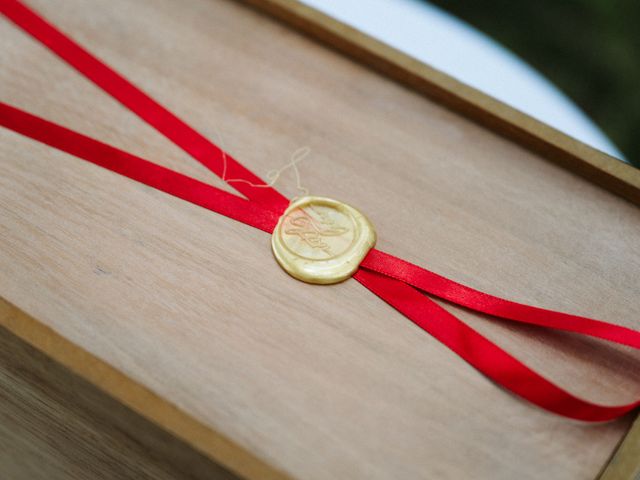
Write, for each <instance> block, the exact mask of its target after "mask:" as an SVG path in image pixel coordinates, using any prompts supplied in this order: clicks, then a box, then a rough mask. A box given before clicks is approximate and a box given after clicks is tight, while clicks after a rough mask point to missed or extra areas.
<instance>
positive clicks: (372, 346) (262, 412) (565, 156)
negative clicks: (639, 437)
mask: <svg viewBox="0 0 640 480" xmlns="http://www.w3.org/2000/svg"><path fill="white" fill-rule="evenodd" d="M252 3H256V4H259V6H262V7H264V8H265V9H266V10H267V11H269V12H271V13H275V14H277V15H279V16H280V17H282V18H285V19H287V20H291V21H293V22H294V23H295V24H296V25H297V26H299V27H303V29H304V30H305V31H307V32H308V33H312V34H314V35H317V36H319V37H320V38H322V39H324V40H325V41H329V42H330V43H331V44H332V45H333V46H334V47H338V49H341V50H345V51H347V53H349V54H351V55H355V56H356V57H357V58H358V59H359V60H361V61H364V62H365V63H367V64H368V66H366V65H363V64H362V63H359V62H355V61H354V60H353V59H352V58H349V57H347V56H344V55H342V54H341V53H339V52H337V51H335V50H334V49H331V48H327V46H325V45H324V44H322V42H320V43H318V42H316V41H314V40H312V39H310V38H308V37H306V36H304V35H302V34H300V33H298V32H297V31H296V30H293V29H292V28H291V27H289V26H287V25H285V24H282V23H279V22H278V21H276V20H274V19H273V18H271V17H270V16H268V15H265V14H264V13H260V12H258V11H256V10H254V9H252V8H250V7H248V6H246V5H245V4H242V3H238V2H234V1H228V0H189V1H188V2H172V1H170V0H162V1H158V0H156V1H151V0H142V1H137V2H131V1H125V0H114V1H111V2H100V3H96V2H82V1H80V0H65V1H64V2H55V3H52V2H46V1H44V0H29V4H30V5H32V6H33V7H34V8H36V9H37V10H38V11H40V12H41V13H42V14H43V15H44V16H45V17H47V18H48V19H50V20H51V21H52V22H53V23H54V24H56V25H58V26H59V27H60V28H61V29H62V30H63V31H65V32H67V33H68V34H70V35H71V36H72V37H73V38H75V39H76V40H78V41H79V42H80V43H81V44H83V45H84V46H86V47H87V48H88V49H89V50H90V51H92V52H93V53H95V54H96V55H98V56H99V57H100V58H102V59H103V60H105V61H106V62H107V63H108V64H110V65H112V66H113V67H114V68H116V69H117V70H118V71H120V72H122V73H123V74H124V75H125V76H126V77H127V78H129V79H131V80H132V81H133V82H134V83H135V84H136V85H138V86H140V87H141V88H142V89H143V90H144V91H146V92H148V93H149V94H150V95H151V96H152V97H154V98H156V99H157V100H158V101H160V102H161V103H162V104H164V105H165V106H167V107H168V108H169V109H170V110H172V111H173V112H175V113H176V114H177V115H178V116H180V117H181V118H183V119H185V120H186V121H187V122H188V123H190V124H191V125H193V126H194V127H195V128H196V129H197V130H198V131H200V132H202V133H203V134H204V135H205V136H207V137H209V138H211V139H212V140H214V141H217V142H220V139H221V138H222V141H223V143H224V147H225V148H226V149H227V150H228V151H230V152H231V153H232V154H233V155H234V156H235V157H236V158H238V159H239V160H240V161H241V162H243V163H244V164H245V165H247V166H248V167H249V168H251V169H252V170H253V171H255V172H257V173H260V174H263V173H264V172H266V171H268V170H270V169H272V168H275V167H278V166H281V165H282V164H283V163H285V162H286V161H287V160H288V158H289V156H290V155H291V154H292V152H294V151H295V150H296V149H298V148H299V147H303V146H308V147H309V148H310V149H311V151H312V154H311V155H310V156H309V157H308V159H307V160H305V162H304V163H303V164H301V172H302V179H303V183H304V185H305V186H307V187H308V188H309V189H310V191H311V192H312V193H314V194H319V195H327V196H331V197H334V198H339V199H341V200H344V201H346V202H348V203H350V204H352V205H355V206H357V207H358V208H360V209H361V210H363V211H364V212H366V214H367V215H368V217H369V218H370V219H371V220H372V221H373V223H374V224H375V225H376V228H377V231H378V245H379V246H380V248H381V249H383V250H385V251H387V252H390V253H393V254H395V255H398V256H400V257H402V258H405V259H407V260H410V261H413V262H415V263H418V264H420V265H423V266H425V267H427V268H429V269H431V270H433V271H436V272H438V273H441V274H443V275H445V276H447V277H450V278H452V279H455V280H458V281H461V282H463V283H467V284H469V285H471V286H474V287H476V288H479V289H481V290H484V291H487V292H490V293H494V294H497V295H500V296H504V297H506V298H510V299H513V300H518V301H522V302H526V303H533V304H536V305H540V306H544V307H547V308H551V309H557V310H562V311H570V312H572V313H576V314H581V315H585V316H590V317H594V318H601V319H605V320H608V321H611V322H614V323H618V324H621V325H626V326H630V327H633V328H639V327H640V302H639V301H638V299H639V298H640V282H638V272H640V255H638V245H640V210H639V209H638V206H637V202H638V199H640V180H639V175H638V172H637V171H635V170H633V169H632V168H631V167H628V166H625V165H623V164H622V163H620V162H617V161H616V160H614V159H611V158H609V157H607V156H605V155H604V154H601V153H599V152H596V151H594V150H592V149H590V148H589V147H587V146H584V145H582V144H580V143H579V142H577V141H574V140H571V139H569V138H567V137H565V136H563V135H562V134H559V133H557V132H554V131H552V130H551V129H550V128H548V127H545V126H542V125H541V124H539V123H538V122H535V121H533V120H531V119H529V118H527V117H525V116H524V115H522V114H519V113H517V112H515V111H513V110H511V109H509V108H508V107H505V106H503V105H500V104H499V103H497V102H495V101H493V100H491V99H488V98H487V97H484V96H483V95H481V94H479V93H477V92H474V91H472V90H471V89H469V88H468V87H465V86H463V85H460V84H458V83H457V82H454V81H453V80H451V79H449V78H447V77H446V76H443V75H442V74H438V73H437V72H433V71H431V70H430V69H429V68H428V67H425V66H424V65H421V64H418V63H417V62H415V61H411V60H410V59H407V58H406V57H403V56H402V55H400V54H398V53H397V52H393V51H392V50H390V49H388V48H387V47H384V46H381V45H379V44H377V43H375V42H373V41H371V40H370V39H367V38H366V37H364V36H362V35H360V34H358V33H357V32H353V31H351V30H350V29H348V28H347V27H345V26H341V25H340V24H338V23H336V22H334V21H331V20H329V19H327V18H325V17H323V16H322V15H320V14H318V13H317V12H313V11H312V10H309V9H308V8H306V7H303V6H301V5H300V4H297V3H295V2H292V1H284V0H282V1H266V2H257V1H256V2H252ZM0 29H1V32H2V38H3V39H4V41H3V48H2V49H1V50H0V59H1V60H0V62H1V64H2V66H3V68H2V69H0V91H1V92H2V98H3V100H5V101H8V102H10V103H12V104H14V105H16V106H18V107H20V108H23V109H25V110H27V111H30V112H32V113H34V114H37V115H40V116H42V117H44V118H47V119H49V120H52V121H54V122H57V123H60V124H62V125H64V126H67V127H69V128H72V129H74V130H77V131H79V132H82V133H84V134H87V135H89V136H92V137H94V138H97V139H99V140H101V141H104V142H106V143H109V144H111V145H114V146H116V147H119V148H121V149H124V150H126V151H130V152H132V153H134V154H137V155H140V156H141V157H143V158H147V159H149V160H151V161H154V162H156V163H159V164H162V165H165V166H168V167H170V168H172V169H175V170H177V171H180V172H183V173H186V174H188V175H190V176H193V177H195V178H198V179H200V180H203V181H206V182H211V183H212V184H215V185H217V186H222V182H220V181H219V180H218V179H217V178H214V177H213V175H212V174H211V173H210V172H208V171H206V170H205V169H204V168H203V167H201V166H199V165H197V164H196V162H195V161H194V160H193V159H191V158H189V157H188V156H187V155H186V154H184V153H183V152H182V151H180V150H179V149H178V148H177V147H176V146H174V145H173V144H171V143H169V142H168V141H167V140H166V139H164V138H163V137H162V136H161V135H159V134H158V133H157V132H156V131H154V130H152V129H151V128H150V127H149V126H147V125H145V124H144V123H143V122H141V121H140V120H139V119H138V118H137V117H135V116H134V115H133V114H131V113H130V112H128V111H127V110H126V109H124V108H123V107H122V106H121V105H119V104H118V103H116V102H115V101H114V100H112V99H111V98H109V97H108V96H106V95H105V94H104V93H103V92H101V91H99V90H98V89H97V88H96V87H94V86H93V85H92V84H90V83H89V82H87V81H86V80H85V79H84V78H82V77H81V76H80V75H78V74H77V73H76V72H74V71H72V70H71V69H70V68H69V67H68V66H67V65H65V64H63V63H62V62H61V61H60V60H59V59H58V58H56V57H54V55H52V54H51V53H50V52H49V51H47V50H46V49H45V48H43V47H42V46H41V45H39V44H37V43H36V42H35V41H34V40H32V39H31V38H29V37H27V36H26V35H25V34H24V33H23V32H21V31H19V30H18V29H17V28H15V27H14V26H13V25H12V24H10V23H9V22H7V21H5V20H3V21H2V22H1V23H0ZM376 70H378V71H376ZM379 71H383V72H385V73H386V74H381V73H380V72H379ZM390 77H391V78H390ZM398 80H400V81H398ZM425 93H427V94H429V95H431V97H436V99H437V100H438V101H435V100H434V99H433V98H431V99H430V98H429V97H427V96H425V95H424V94H425ZM442 101H444V102H445V103H446V104H447V106H448V107H449V108H447V107H445V106H443V105H442V104H441V103H440V102H442ZM451 108H453V109H456V110H457V111H458V112H462V113H456V112H454V111H453V110H451ZM472 119H473V120H472ZM488 127H491V128H488ZM496 131H497V132H499V133H500V134H498V133H496ZM0 137H1V140H0V152H1V160H0V169H1V171H0V232H1V235H0V242H1V243H0V245H1V248H0V296H1V297H2V298H4V301H3V303H2V308H1V309H0V312H1V313H2V314H1V315H0V322H1V323H2V325H3V332H5V333H4V335H10V333H9V332H12V333H11V335H17V337H20V338H21V339H23V340H24V341H26V342H28V343H30V344H32V345H34V346H35V347H37V348H38V349H39V350H41V351H43V352H44V353H46V354H47V355H49V356H50V357H51V358H52V359H54V360H55V361H56V362H59V363H61V364H63V365H65V367H66V368H67V369H69V370H70V371H72V372H73V373H74V374H75V375H79V376H80V377H82V378H84V379H85V380H87V381H88V383H90V384H92V385H94V386H96V387H98V388H99V389H100V390H102V391H104V392H106V393H107V394H108V395H109V396H111V397H113V398H114V399H115V400H117V402H119V403H120V404H122V405H124V406H126V407H127V408H130V409H132V410H133V411H134V412H135V413H136V414H137V415H140V416H142V417H144V418H146V419H147V420H149V421H151V423H153V424H155V425H157V426H159V427H160V428H161V429H163V430H165V431H167V432H169V433H170V434H171V435H173V436H175V437H176V438H178V439H180V440H181V441H183V442H184V443H185V445H187V447H188V448H192V449H193V450H195V451H197V452H199V453H200V454H201V455H203V456H204V457H206V458H209V459H211V460H213V461H215V462H217V463H219V464H220V465H222V466H224V467H225V468H227V469H229V470H230V471H231V472H234V473H235V474H237V475H239V476H241V477H246V478H251V479H265V478H291V479H294V478H295V479H326V478H350V479H357V478H363V479H364V478H366V479H374V478H379V479H388V478H412V479H418V478H425V479H427V478H492V479H500V478H504V479H511V478H515V477H517V478H564V479H586V478H595V477H596V476H597V475H598V473H599V472H601V471H602V469H603V468H604V467H605V466H606V464H607V462H608V460H609V459H610V457H611V455H612V454H613V452H614V450H615V448H616V446H617V445H618V444H619V442H620V441H621V440H622V438H623V437H624V435H625V433H626V432H627V431H628V429H629V426H630V424H631V420H632V419H631V418H629V417H626V418H623V419H621V420H619V421H615V422H610V423H605V424H596V425H587V424H583V423H579V422H573V421H568V420H566V419H564V418H560V417H558V416H555V415H552V414H549V413H546V412H544V411H542V410H540V409H538V408H536V407H533V406H531V405H529V404H527V403H524V402H522V401H521V400H519V399H517V398H515V397H514V396H512V395H510V394H509V393H507V392H505V391H503V390H502V389H500V388H498V387H497V386H496V385H494V384H493V383H491V382H490V381H488V380H487V379H486V378H485V377H483V376H482V375H481V374H479V373H478V372H476V371H475V370H474V369H473V368H471V367H470V366H469V365H467V364H466V363H465V362H463V361H462V360H460V359H459V358H458V357H457V356H456V355H454V354H453V353H451V352H450V351H449V350H448V349H447V348H446V347H444V346H443V345H441V344H440V343H439V342H437V341H436V340H434V339H433V338H431V337H430V336H429V335H427V334H426V333H424V332H423V331H421V330H420V329H418V328H417V327H416V326H414V325H413V324H412V323H411V322H409V321H408V320H407V319H406V318H404V317H403V316H402V315H400V314H399V313H397V312H396V311H395V310H393V309H392V308H391V307H389V306H387V305H386V304H385V303H383V302H382V301H381V300H379V299H378V298H376V297H374V296H373V295H372V294H371V293H370V292H368V291H366V290H364V289H363V288H362V287H361V286H360V285H359V284H357V283H356V282H355V281H352V280H349V281H347V282H345V283H343V284H339V285H335V286H329V287H318V286H312V285H307V284H303V283H301V282H297V281H295V280H293V279H292V278H290V277H289V276H287V275H286V274H285V273H284V272H283V271H282V270H281V269H280V268H279V267H278V265H277V264H276V263H275V261H274V260H273V258H272V255H271V252H270V249H269V237H268V236H267V235H265V234H264V233H262V232H259V231H257V230H254V229H251V228H248V227H246V226H244V225H242V224H239V223H236V222H234V221H232V220H229V219H227V218H225V217H222V216H219V215H216V214H213V213H211V212H209V211H206V210H204V209H201V208H198V207H196V206H194V205H191V204H188V203H186V202H183V201H181V200H179V199H176V198H174V197H171V196H168V195H166V194H163V193H161V192H158V191H155V190H153V189H150V188H148V187H145V186H142V185H140V184H137V183H134V182H132V181H130V180H127V179H124V178H122V177H119V176H117V175H115V174H113V173H110V172H108V171H105V170H102V169H99V168H97V167H95V166H92V165H88V164H86V163H84V162H82V161H80V160H78V159H76V158H74V157H71V156H69V155H67V154H64V153H62V152H59V151H56V150H53V149H51V148H48V147H45V146H43V145H41V144H38V143H36V142H34V141H32V140H29V139H27V138H25V137H22V136H19V135H17V134H15V133H13V132H10V131H8V130H4V129H3V130H0ZM507 137H508V138H507ZM558 162H559V163H560V164H562V166H560V165H559V164H558ZM567 167H569V168H567ZM579 174H580V175H579ZM585 176H586V177H588V178H585ZM594 181H595V182H596V183H599V185H597V184H596V183H594ZM278 187H279V188H280V190H281V191H282V192H283V193H285V194H287V195H288V196H292V195H295V194H296V191H295V188H294V187H295V184H294V182H293V181H292V180H291V179H288V180H287V179H286V178H285V180H284V181H283V182H282V183H281V184H279V186H278ZM603 187H607V188H608V189H609V190H607V189H606V188H603ZM610 190H612V191H613V192H612V191H610ZM623 197H624V198H623ZM447 308H449V309H450V310H452V311H454V312H455V313H456V315H459V317H460V318H462V319H463V320H464V321H466V322H468V323H469V324H470V325H472V326H473V327H474V328H476V329H478V330H479V331H481V332H482V333H484V334H486V335H487V336H488V337H489V338H491V339H492V340H494V341H496V342H497V343H499V344H500V345H502V346H504V347H505V348H506V349H507V350H508V351H510V352H513V353H515V354H517V356H518V357H519V358H521V359H523V360H524V361H525V362H527V363H528V364H530V365H531V366H533V367H535V368H536V369H538V370H539V371H541V372H542V373H543V374H544V375H546V376H548V377H549V378H551V379H553V380H555V381H557V382H559V383H560V384H562V385H564V386H566V387H567V388H568V389H570V390H571V391H572V392H574V393H576V394H579V395H581V396H584V397H587V398H589V399H591V400H593V401H598V402H602V403H621V402H625V401H630V400H632V399H633V398H636V397H638V396H639V394H640V368H638V366H639V365H640V363H639V362H640V357H639V356H638V355H637V354H634V353H631V352H629V351H628V350H625V349H623V348H616V347H611V346H603V345H601V344H596V342H589V341H583V340H581V339H576V338H574V337H572V336H570V335H564V334H558V333H552V332H548V331H544V330H541V329H535V328H523V327H522V326H514V325H512V324H508V323H506V322H500V321H496V320H492V319H487V318H483V317H480V316H477V315H474V314H471V313H469V312H466V311H463V310H461V309H457V308H454V307H450V306H447ZM595 345H597V348H594V346H595ZM138 433H139V432H138ZM135 434H136V432H133V433H132V435H135ZM141 438H147V439H148V435H147V436H146V437H144V435H141ZM141 441H142V440H141ZM149 445H150V447H149V448H154V447H153V445H154V444H153V442H151V441H150V442H149ZM629 465H630V464H629ZM634 465H636V466H637V464H634ZM185 468H187V467H186V466H185ZM612 468H613V467H612ZM625 468H628V469H633V468H636V467H635V466H633V465H632V466H630V467H625ZM0 470H1V467H0ZM612 471H613V470H612ZM627 471H631V470H627ZM192 473H193V472H192ZM614 474H616V473H615V472H614V473H612V474H611V475H614ZM193 475H196V473H193ZM198 475H199V474H198ZM203 475H204V477H206V474H203ZM204 477H203V478H204ZM210 478H213V477H210ZM611 478H613V477H611ZM621 478H622V477H621Z"/></svg>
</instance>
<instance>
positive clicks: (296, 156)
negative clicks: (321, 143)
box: [215, 128, 311, 201]
mask: <svg viewBox="0 0 640 480" xmlns="http://www.w3.org/2000/svg"><path fill="white" fill-rule="evenodd" d="M215 130H216V135H217V137H218V140H219V143H220V150H221V151H222V175H221V178H222V180H223V181H225V182H227V183H246V184H247V185H249V186H251V187H254V188H269V187H273V186H275V184H276V182H277V181H278V180H279V179H280V176H281V175H282V173H283V172H284V171H285V170H287V169H289V168H292V169H293V173H294V175H295V177H296V188H297V189H298V192H300V193H301V194H302V195H301V196H306V195H309V189H308V188H306V187H304V186H303V185H302V183H301V181H300V170H298V163H300V162H301V161H302V160H304V159H305V158H306V157H307V155H309V153H311V149H310V148H309V147H306V146H305V147H300V148H298V149H297V150H295V151H294V152H293V153H292V154H291V156H290V157H289V162H288V163H286V164H285V165H283V166H282V167H280V168H278V169H275V170H269V171H268V172H267V179H268V182H267V183H253V182H250V181H249V180H245V179H243V178H227V163H228V160H227V154H226V148H225V146H224V140H223V139H222V134H221V133H220V131H219V130H218V129H217V128H216V129H215ZM299 196H300V195H297V196H295V197H293V198H292V199H291V201H293V200H295V199H297V198H298V197H299Z"/></svg>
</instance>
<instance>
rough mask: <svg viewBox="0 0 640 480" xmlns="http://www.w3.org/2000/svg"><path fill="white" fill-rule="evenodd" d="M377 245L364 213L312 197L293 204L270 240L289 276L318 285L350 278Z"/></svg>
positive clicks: (333, 201) (277, 257) (277, 258)
mask: <svg viewBox="0 0 640 480" xmlns="http://www.w3.org/2000/svg"><path fill="white" fill-rule="evenodd" d="M375 243H376V233H375V230H374V228H373V225H371V222H369V220H368V219H367V218H366V217H365V216H364V215H363V214H362V213H360V212H359V211H358V210H356V209H355V208H353V207H351V206H349V205H346V204H344V203H342V202H338V201H337V200H333V199H330V198H325V197H313V196H305V197H302V198H299V199H298V200H296V201H294V202H292V203H291V205H289V207H288V208H287V210H286V211H285V212H284V214H283V215H282V217H280V220H279V221H278V224H277V225H276V228H275V230H274V231H273V236H272V237H271V247H272V250H273V254H274V255H275V257H276V260H277V261H278V263H279V264H280V266H281V267H282V268H283V269H284V270H285V271H286V272H287V273H289V274H290V275H291V276H292V277H295V278H297V279H298V280H302V281H304V282H308V283H319V284H331V283H338V282H341V281H343V280H346V279H347V278H349V277H350V276H351V275H353V274H354V272H355V271H356V270H357V269H358V265H360V262H361V261H362V259H363V258H364V257H365V255H366V254H367V253H368V252H369V250H370V249H371V248H373V246H374V245H375Z"/></svg>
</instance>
